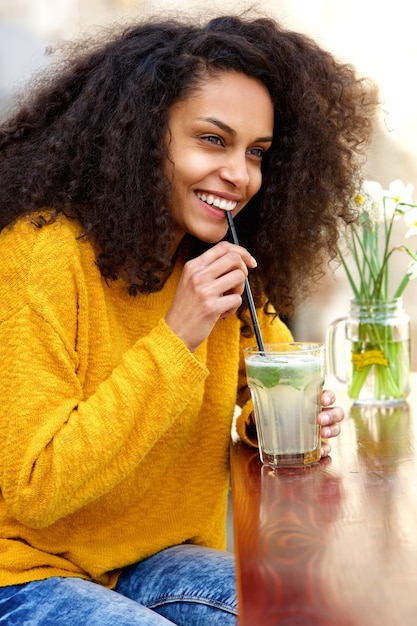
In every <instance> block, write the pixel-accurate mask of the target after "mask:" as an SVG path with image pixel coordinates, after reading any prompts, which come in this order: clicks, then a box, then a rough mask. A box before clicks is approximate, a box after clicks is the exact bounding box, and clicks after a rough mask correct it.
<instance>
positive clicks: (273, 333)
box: [236, 310, 293, 447]
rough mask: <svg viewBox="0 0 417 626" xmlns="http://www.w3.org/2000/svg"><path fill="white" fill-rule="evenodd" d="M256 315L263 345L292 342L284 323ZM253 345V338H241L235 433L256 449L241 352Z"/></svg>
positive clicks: (250, 402) (259, 314)
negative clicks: (238, 407) (239, 409)
mask: <svg viewBox="0 0 417 626" xmlns="http://www.w3.org/2000/svg"><path fill="white" fill-rule="evenodd" d="M257 315H258V320H259V326H260V329H261V333H262V339H263V342H264V344H267V343H279V342H286V341H293V337H292V334H291V331H290V330H289V328H288V327H287V326H286V325H285V324H284V322H282V320H280V319H279V317H274V318H272V317H271V316H268V315H266V314H265V313H264V311H263V310H258V311H257ZM255 343H256V341H255V338H254V337H251V338H250V339H246V338H242V340H241V344H242V345H241V350H240V363H239V379H238V394H237V403H238V405H239V406H240V407H241V413H240V414H239V416H238V418H237V420H236V432H237V434H238V435H239V438H240V439H241V440H242V441H244V442H245V443H247V444H249V445H251V446H254V447H256V446H257V445H258V443H257V435H256V428H255V423H254V419H253V406H252V400H251V397H250V391H249V387H248V385H247V381H246V370H245V361H244V356H243V350H244V348H246V347H249V346H253V345H255Z"/></svg>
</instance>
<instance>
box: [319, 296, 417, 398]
mask: <svg viewBox="0 0 417 626" xmlns="http://www.w3.org/2000/svg"><path fill="white" fill-rule="evenodd" d="M342 336H343V338H344V343H345V345H344V346H343V345H341V338H342ZM326 344H327V373H328V375H329V377H330V378H332V377H333V378H334V379H336V381H338V382H339V383H342V384H345V385H347V389H348V394H349V397H350V398H351V399H352V400H353V401H354V402H355V403H358V404H381V405H387V404H397V403H401V402H404V401H405V399H406V397H407V396H408V394H409V391H410V318H409V316H408V315H407V314H406V313H405V312H404V309H403V301H402V298H395V299H392V300H375V301H370V302H368V301H365V300H351V304H350V312H349V316H348V317H344V318H340V319H338V320H335V321H334V322H332V324H331V325H330V326H329V329H328V331H327V337H326ZM340 355H342V359H341V358H340Z"/></svg>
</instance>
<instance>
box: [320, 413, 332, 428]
mask: <svg viewBox="0 0 417 626" xmlns="http://www.w3.org/2000/svg"><path fill="white" fill-rule="evenodd" d="M330 421H331V417H330V415H329V414H328V413H323V417H322V418H321V425H322V426H327V424H330Z"/></svg>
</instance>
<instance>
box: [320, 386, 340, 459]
mask: <svg viewBox="0 0 417 626" xmlns="http://www.w3.org/2000/svg"><path fill="white" fill-rule="evenodd" d="M335 400H336V396H335V394H334V393H333V391H329V390H327V389H326V390H325V391H323V393H322V395H321V405H322V407H323V408H324V409H325V410H323V411H321V413H319V415H318V418H317V421H318V423H319V424H320V426H321V437H322V440H321V457H322V458H323V457H326V456H328V455H329V454H330V451H331V445H330V444H329V442H328V441H326V439H330V438H331V437H337V435H339V434H340V422H341V421H342V420H343V418H344V417H345V414H344V411H343V409H342V408H341V407H339V406H331V405H332V404H333V403H334V402H335Z"/></svg>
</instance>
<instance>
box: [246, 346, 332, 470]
mask: <svg viewBox="0 0 417 626" xmlns="http://www.w3.org/2000/svg"><path fill="white" fill-rule="evenodd" d="M244 355H245V366H246V374H247V381H248V386H249V389H250V392H251V397H252V402H253V408H254V416H255V423H256V430H257V433H258V442H259V454H260V458H261V461H262V463H263V464H264V465H269V466H271V467H275V468H277V467H291V466H299V465H309V464H310V463H314V462H315V461H318V460H319V459H320V451H321V438H320V427H319V425H318V423H317V416H318V413H319V412H320V411H321V402H320V399H321V392H322V389H323V383H324V365H325V362H324V345H323V344H322V343H306V342H290V343H277V344H266V345H265V346H264V351H262V352H260V351H259V348H258V347H250V348H246V349H245V350H244Z"/></svg>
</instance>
